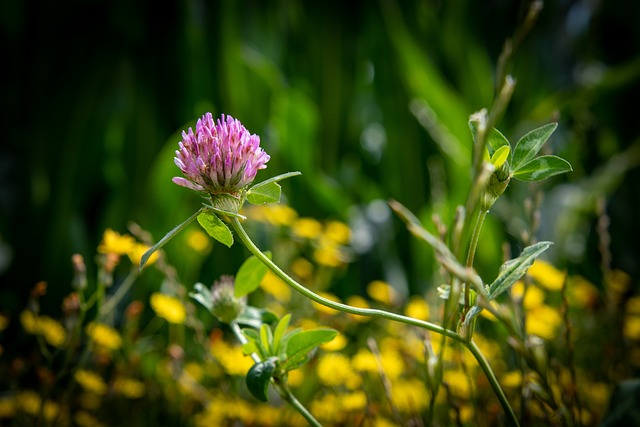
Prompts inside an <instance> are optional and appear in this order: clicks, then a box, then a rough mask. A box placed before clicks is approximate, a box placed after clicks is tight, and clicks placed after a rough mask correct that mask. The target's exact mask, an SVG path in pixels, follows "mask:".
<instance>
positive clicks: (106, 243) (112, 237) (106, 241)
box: [98, 228, 136, 255]
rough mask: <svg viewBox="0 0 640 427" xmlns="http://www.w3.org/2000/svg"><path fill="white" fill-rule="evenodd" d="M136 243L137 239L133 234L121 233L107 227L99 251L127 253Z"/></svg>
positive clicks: (104, 252)
mask: <svg viewBox="0 0 640 427" xmlns="http://www.w3.org/2000/svg"><path fill="white" fill-rule="evenodd" d="M135 244H136V241H135V239H134V238H133V237H132V236H130V235H128V234H123V235H121V234H120V233H118V232H117V231H113V230H112V229H110V228H107V229H106V230H104V234H103V235H102V241H101V242H100V245H99V246H98V252H99V253H101V254H116V255H126V254H128V253H129V251H130V250H131V249H132V248H133V246H134V245H135Z"/></svg>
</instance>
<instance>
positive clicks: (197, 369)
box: [184, 362, 204, 381]
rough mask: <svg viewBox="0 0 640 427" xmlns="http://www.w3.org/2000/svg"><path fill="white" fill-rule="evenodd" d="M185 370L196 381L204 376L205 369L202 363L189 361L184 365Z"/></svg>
mask: <svg viewBox="0 0 640 427" xmlns="http://www.w3.org/2000/svg"><path fill="white" fill-rule="evenodd" d="M184 370H185V371H187V372H188V373H189V375H191V377H192V378H193V379H194V380H196V381H201V380H202V377H203V376H204V369H203V368H202V366H201V365H199V364H198V363H195V362H187V363H186V364H185V365H184Z"/></svg>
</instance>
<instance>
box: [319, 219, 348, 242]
mask: <svg viewBox="0 0 640 427" xmlns="http://www.w3.org/2000/svg"><path fill="white" fill-rule="evenodd" d="M324 235H325V237H326V238H328V239H330V240H332V241H333V242H335V243H337V244H340V245H346V244H347V243H349V240H350V239H351V230H350V229H349V226H348V225H347V224H345V223H344V222H340V221H330V222H329V223H327V225H326V226H325V230H324Z"/></svg>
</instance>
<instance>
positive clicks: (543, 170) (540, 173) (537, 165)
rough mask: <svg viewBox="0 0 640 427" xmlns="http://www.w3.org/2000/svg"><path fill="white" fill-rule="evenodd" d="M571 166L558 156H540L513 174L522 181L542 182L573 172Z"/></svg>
mask: <svg viewBox="0 0 640 427" xmlns="http://www.w3.org/2000/svg"><path fill="white" fill-rule="evenodd" d="M572 170H573V169H572V168H571V164H570V163H569V162H568V161H566V160H565V159H563V158H561V157H557V156H540V157H536V158H535V159H533V160H531V161H529V162H527V163H525V164H524V165H521V166H520V168H519V169H518V170H517V171H514V172H513V177H514V178H515V179H518V180H520V181H528V182H529V181H542V180H543V179H547V178H549V177H552V176H554V175H559V174H561V173H566V172H571V171H572Z"/></svg>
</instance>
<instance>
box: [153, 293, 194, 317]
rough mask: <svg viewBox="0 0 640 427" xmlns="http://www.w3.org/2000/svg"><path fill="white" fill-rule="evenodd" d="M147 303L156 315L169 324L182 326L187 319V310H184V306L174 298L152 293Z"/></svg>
mask: <svg viewBox="0 0 640 427" xmlns="http://www.w3.org/2000/svg"><path fill="white" fill-rule="evenodd" d="M149 302H150V303H151V308H153V311H155V312H156V315H157V316H158V317H162V318H163V319H165V320H166V321H167V322H169V323H174V324H182V323H184V321H185V319H186V317H187V310H186V309H185V308H184V304H183V303H182V301H180V300H179V299H178V298H176V297H173V296H170V295H165V294H163V293H160V292H154V293H153V294H152V295H151V298H150V300H149Z"/></svg>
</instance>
